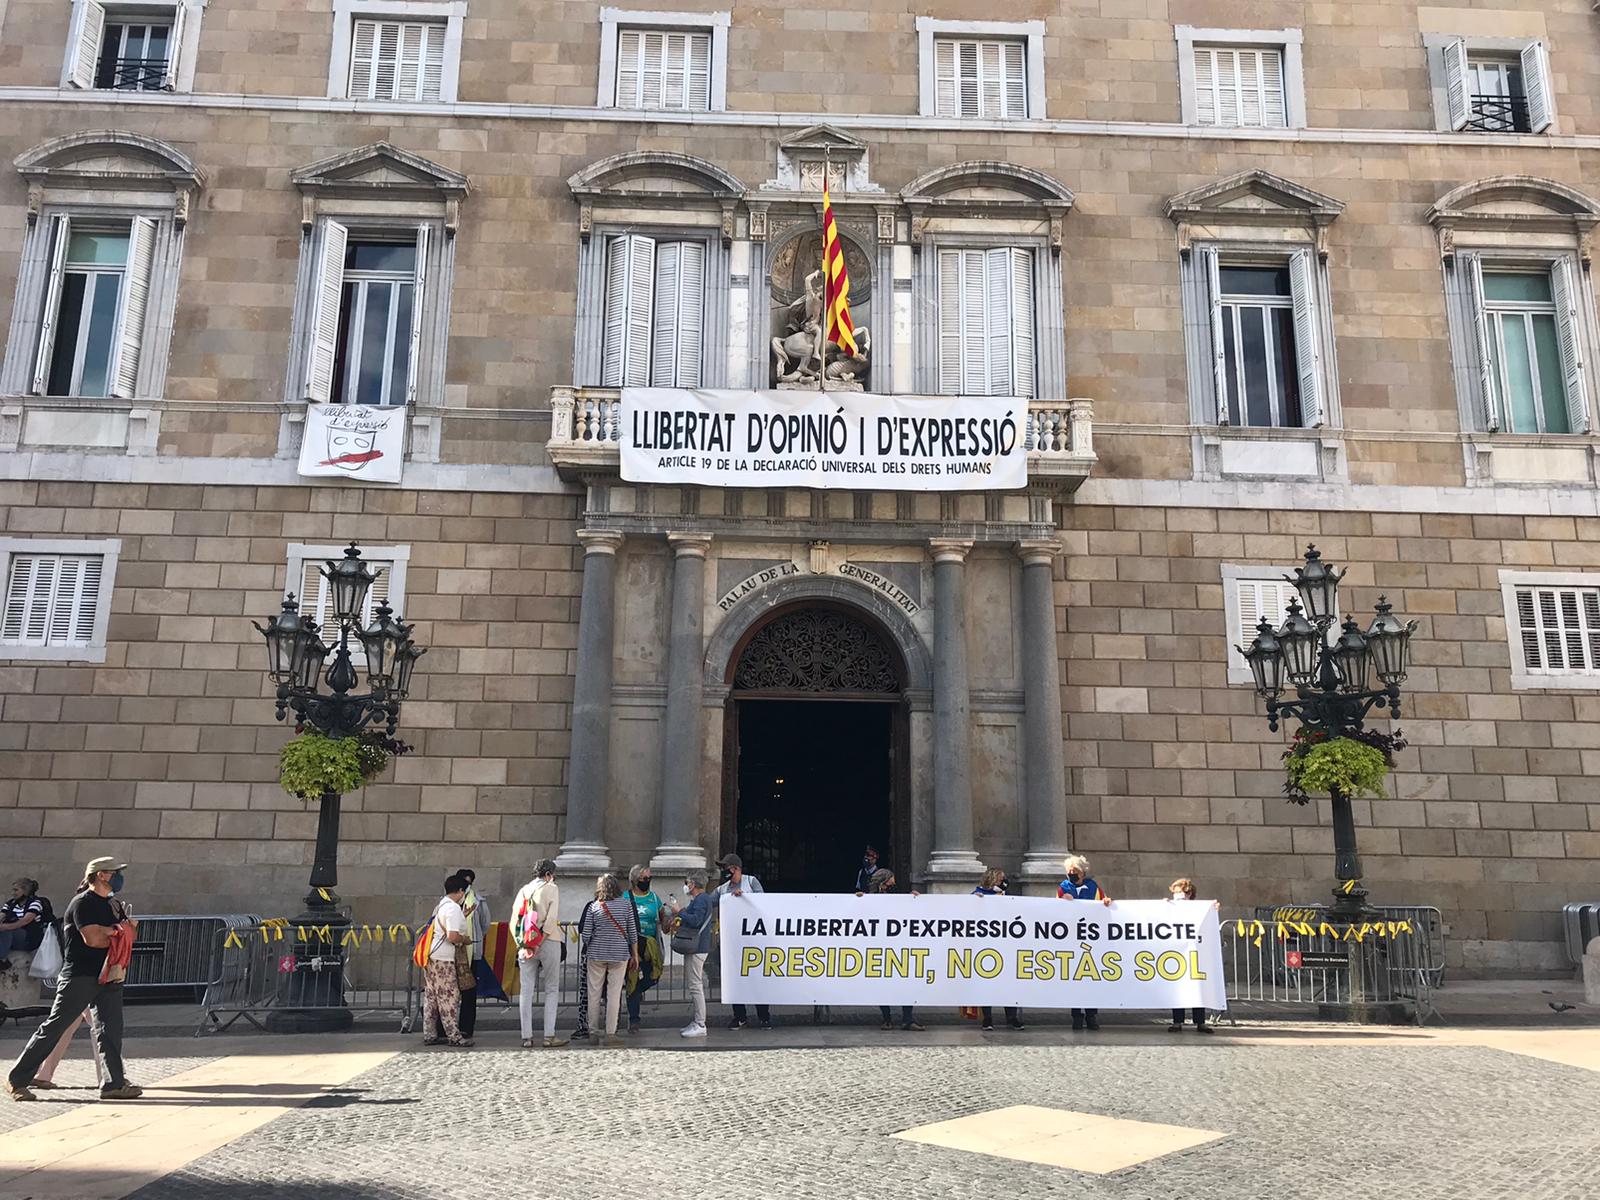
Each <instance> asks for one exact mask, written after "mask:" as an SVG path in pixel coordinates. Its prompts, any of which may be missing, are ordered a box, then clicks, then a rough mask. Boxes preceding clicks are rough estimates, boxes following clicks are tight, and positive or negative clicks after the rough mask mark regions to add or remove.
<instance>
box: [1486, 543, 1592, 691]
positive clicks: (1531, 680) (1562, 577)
mask: <svg viewBox="0 0 1600 1200" xmlns="http://www.w3.org/2000/svg"><path fill="white" fill-rule="evenodd" d="M1529 587H1534V588H1560V589H1579V590H1587V589H1590V588H1597V587H1600V574H1593V573H1590V574H1585V573H1582V572H1572V571H1501V572H1500V599H1501V604H1502V606H1503V609H1504V612H1505V628H1506V643H1507V649H1508V651H1509V652H1510V655H1511V687H1512V690H1513V691H1519V692H1522V691H1531V690H1546V689H1547V690H1550V691H1600V670H1594V671H1584V670H1574V669H1571V668H1565V669H1562V670H1559V671H1555V670H1551V671H1534V670H1530V669H1529V667H1528V660H1527V656H1526V655H1525V654H1524V653H1523V647H1522V645H1521V635H1522V620H1521V616H1520V615H1519V613H1518V611H1517V589H1518V588H1529Z"/></svg>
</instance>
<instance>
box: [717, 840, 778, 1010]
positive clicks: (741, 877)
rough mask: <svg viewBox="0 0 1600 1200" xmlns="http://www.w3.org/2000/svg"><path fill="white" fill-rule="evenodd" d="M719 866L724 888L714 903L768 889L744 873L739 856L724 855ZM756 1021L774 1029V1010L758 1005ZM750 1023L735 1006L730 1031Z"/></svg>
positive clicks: (740, 1005) (719, 860) (739, 1007)
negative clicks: (725, 897)
mask: <svg viewBox="0 0 1600 1200" xmlns="http://www.w3.org/2000/svg"><path fill="white" fill-rule="evenodd" d="M717 866H719V867H721V868H722V886H721V887H719V888H718V889H717V890H716V892H715V893H713V894H714V896H715V897H716V900H715V901H714V903H720V901H721V899H722V897H724V896H742V895H744V894H745V893H746V892H764V891H766V890H767V889H766V888H764V887H762V886H761V880H759V879H757V878H756V877H755V876H754V875H746V874H745V873H744V860H743V859H741V858H740V857H739V856H738V855H737V854H724V855H723V856H722V857H721V858H719V859H717ZM756 1020H757V1021H759V1022H760V1023H761V1028H763V1029H771V1028H772V1009H771V1008H769V1007H768V1006H767V1005H765V1004H758V1005H756ZM749 1023H750V1022H749V1020H748V1019H747V1016H746V1009H745V1006H744V1005H742V1004H735V1005H734V1006H733V1020H731V1021H729V1022H728V1028H729V1029H743V1028H744V1027H745V1026H746V1025H748V1024H749Z"/></svg>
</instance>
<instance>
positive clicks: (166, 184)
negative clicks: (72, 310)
mask: <svg viewBox="0 0 1600 1200" xmlns="http://www.w3.org/2000/svg"><path fill="white" fill-rule="evenodd" d="M13 165H15V167H16V168H17V174H19V175H21V176H22V177H23V178H24V179H26V180H27V181H28V221H29V223H30V224H31V223H32V222H33V221H34V220H36V219H37V217H38V215H39V210H40V208H41V207H42V205H43V204H44V203H45V200H46V193H47V192H48V191H49V190H50V189H52V188H71V189H76V190H85V189H87V190H98V191H106V192H157V193H163V192H164V193H167V194H169V195H171V196H172V198H173V208H174V210H175V213H176V217H177V221H178V223H179V224H180V225H181V224H183V222H184V221H185V220H186V219H187V217H188V212H189V205H190V201H191V200H192V199H193V196H194V193H195V192H197V191H199V189H200V188H201V187H202V186H203V185H204V183H205V176H204V175H202V174H201V172H200V168H198V167H197V166H195V165H194V161H193V160H192V159H190V158H189V156H188V155H187V154H185V153H183V151H181V150H179V149H177V148H176V147H173V146H169V145H168V144H167V143H166V142H162V141H158V140H157V139H155V138H153V137H147V136H145V135H144V134H142V133H128V132H126V131H123V130H112V129H108V130H91V131H87V132H84V133H74V134H69V135H68V136H66V137H59V138H52V139H51V140H50V141H48V142H42V143H40V144H39V145H37V146H35V147H34V148H33V149H31V150H26V151H24V152H23V153H21V154H19V155H18V156H17V157H16V158H15V159H14V160H13Z"/></svg>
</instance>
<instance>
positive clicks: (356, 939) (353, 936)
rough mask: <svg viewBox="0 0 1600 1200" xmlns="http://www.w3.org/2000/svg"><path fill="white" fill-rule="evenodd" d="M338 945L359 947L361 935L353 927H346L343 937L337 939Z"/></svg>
mask: <svg viewBox="0 0 1600 1200" xmlns="http://www.w3.org/2000/svg"><path fill="white" fill-rule="evenodd" d="M339 945H341V946H356V947H360V945H361V935H360V934H359V933H357V932H356V931H355V930H354V929H346V930H345V931H344V937H342V938H340V939H339Z"/></svg>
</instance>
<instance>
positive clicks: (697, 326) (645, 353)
mask: <svg viewBox="0 0 1600 1200" xmlns="http://www.w3.org/2000/svg"><path fill="white" fill-rule="evenodd" d="M605 254H606V258H605V279H606V288H605V317H604V335H603V337H604V341H603V345H602V349H601V372H600V373H601V378H600V386H602V387H699V386H700V381H701V371H702V364H703V358H704V354H703V349H704V343H705V307H706V295H705V289H706V245H705V243H704V242H699V241H663V240H659V239H656V238H653V237H646V236H644V235H642V234H636V233H628V234H616V235H613V236H611V237H608V238H607V239H606V248H605Z"/></svg>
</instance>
